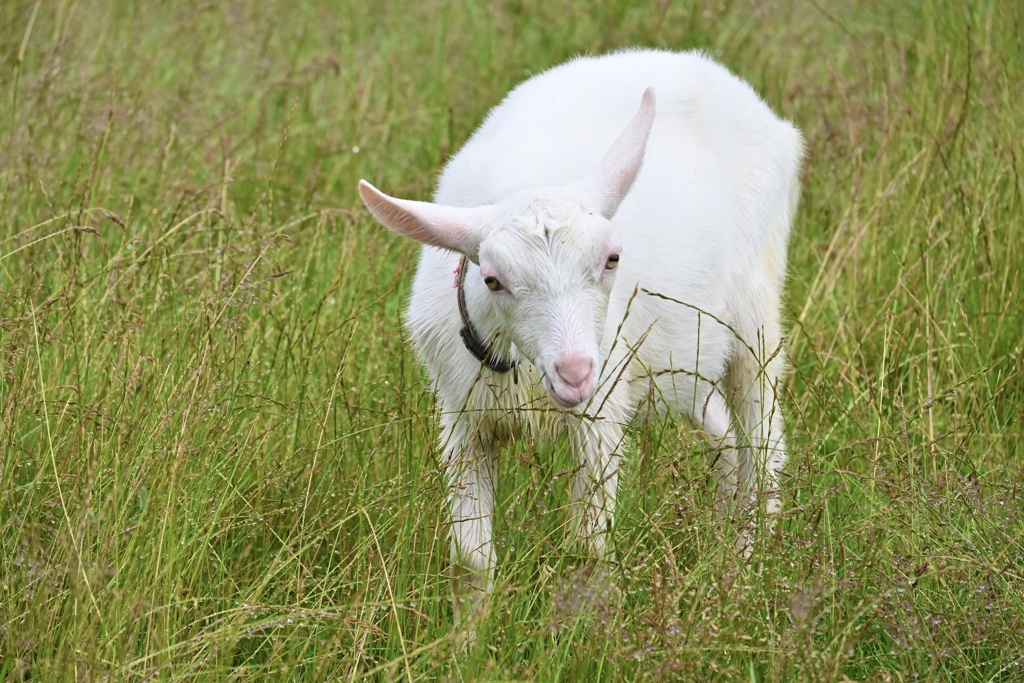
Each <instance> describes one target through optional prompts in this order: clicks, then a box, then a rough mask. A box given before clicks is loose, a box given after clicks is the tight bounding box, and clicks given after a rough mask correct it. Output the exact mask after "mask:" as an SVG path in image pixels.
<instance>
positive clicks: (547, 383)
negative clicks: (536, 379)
mask: <svg viewBox="0 0 1024 683" xmlns="http://www.w3.org/2000/svg"><path fill="white" fill-rule="evenodd" d="M544 388H545V389H546V390H547V392H548V396H549V397H550V398H551V400H552V401H554V402H555V404H556V405H558V407H560V408H575V407H576V406H578V405H580V404H582V403H584V402H586V400H587V398H589V397H580V398H578V399H571V398H566V397H564V396H562V395H561V394H559V393H558V392H557V391H556V390H555V387H554V385H553V384H552V383H551V380H549V379H548V378H546V377H545V378H544Z"/></svg>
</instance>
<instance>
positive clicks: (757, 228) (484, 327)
mask: <svg viewBox="0 0 1024 683" xmlns="http://www.w3.org/2000/svg"><path fill="white" fill-rule="evenodd" d="M655 93H657V98H658V104H657V113H655ZM637 102H640V110H639V112H637V113H636V114H635V115H633V114H634V111H635V109H634V108H635V107H636V103H637ZM631 117H632V120H631ZM620 133H621V134H620ZM802 153H803V145H802V141H801V137H800V133H799V132H798V131H797V130H796V129H795V128H794V127H793V126H792V125H790V124H789V123H787V122H785V121H782V120H780V119H779V118H777V117H776V116H775V115H774V114H773V113H772V112H771V110H770V109H769V108H768V107H767V106H766V105H765V104H764V102H762V101H761V99H760V98H759V97H758V96H757V94H756V93H755V92H754V91H753V90H752V89H751V88H750V86H749V85H747V84H746V83H744V82H743V81H741V80H740V79H738V78H737V77H736V76H734V75H732V74H731V73H729V72H728V71H727V70H726V69H725V68H723V67H722V66H720V65H718V64H716V63H715V62H713V61H711V60H710V59H709V58H707V57H706V56H704V55H703V54H700V53H695V52H688V53H671V52H662V51H650V50H635V51H627V52H619V53H616V54H611V55H607V56H603V57H584V58H579V59H576V60H574V61H571V62H569V63H567V64H564V65H562V66H559V67H556V68H554V69H551V70H550V71H547V72H545V73H543V74H541V75H539V76H536V77H534V78H531V79H530V80H528V81H526V82H525V83H523V84H521V85H520V86H518V87H517V88H516V89H515V90H513V91H512V92H511V94H509V95H508V97H507V98H506V99H505V101H504V102H502V103H501V104H500V105H499V106H498V107H496V108H495V109H494V110H492V111H491V113H490V115H489V116H488V117H487V120H486V121H485V122H484V123H483V125H482V126H481V127H480V129H479V130H478V131H477V132H476V134H475V135H473V137H472V138H471V139H470V141H469V142H468V143H467V144H466V146H465V147H463V148H462V150H461V151H460V152H459V153H458V154H456V155H455V157H454V158H453V159H452V160H451V161H450V162H449V163H448V166H447V167H446V168H445V170H444V172H443V173H442V175H441V178H440V182H439V183H438V189H437V193H436V195H435V199H436V202H437V203H436V204H431V203H427V202H417V201H409V200H402V199H395V198H393V197H390V196H388V195H386V194H383V193H382V192H380V191H379V190H377V189H376V188H374V187H373V186H372V185H370V184H369V183H367V182H366V181H362V182H360V185H359V191H360V194H361V195H362V197H363V200H364V201H365V202H366V204H367V206H368V207H369V208H370V210H371V211H372V212H373V214H374V215H375V216H376V217H377V218H378V219H379V220H380V221H381V222H382V223H383V224H384V225H386V226H387V227H389V228H391V229H392V230H394V231H395V232H397V233H399V234H402V235H405V236H407V237H411V238H412V239H415V240H418V241H419V242H422V243H423V244H424V245H426V246H424V248H423V250H422V253H421V256H420V262H419V268H418V270H417V272H416V278H415V281H414V283H413V289H412V298H411V301H410V304H409V311H408V315H407V319H406V324H407V326H408V329H409V331H410V334H411V337H412V340H413V342H414V343H415V345H416V348H417V349H418V351H419V353H420V355H421V356H422V358H423V361H424V362H425V364H426V366H427V369H428V370H429V372H430V376H431V378H432V379H433V381H434V383H435V386H436V392H437V400H438V403H439V407H440V414H441V426H442V433H441V446H442V449H443V451H444V456H443V462H444V464H445V467H446V471H447V475H448V477H449V482H450V487H451V488H450V496H451V514H452V520H451V555H452V571H453V577H452V579H453V590H454V593H455V596H456V600H455V608H456V617H457V618H461V617H462V616H464V615H466V614H467V609H468V611H469V612H472V611H473V610H475V609H476V608H477V606H478V603H479V602H480V601H481V600H482V599H483V597H484V596H485V595H486V591H487V590H489V589H490V587H491V585H492V580H493V571H494V566H495V553H494V548H493V545H492V531H491V517H492V514H493V503H494V496H493V492H494V477H495V470H496V467H495V454H496V452H497V451H498V449H499V448H500V447H501V445H502V443H504V442H507V441H508V440H511V439H516V438H527V439H533V438H536V437H539V436H542V435H544V434H545V433H547V434H550V433H551V432H552V431H553V430H559V429H561V430H568V431H569V432H570V434H571V436H572V439H573V443H574V445H575V448H576V450H577V452H578V456H579V469H578V470H577V471H576V473H575V475H574V479H573V483H572V495H573V500H574V503H575V507H576V512H577V514H576V517H577V527H576V529H577V532H578V534H579V538H580V540H581V541H582V542H583V544H584V546H585V547H587V548H589V549H590V551H592V552H593V553H594V554H595V555H597V556H598V557H602V556H604V555H605V554H606V552H605V548H606V545H607V534H608V533H609V531H610V530H611V523H612V516H613V512H614V505H615V490H616V483H617V481H618V469H619V458H620V455H619V451H620V450H621V448H622V441H623V429H624V427H625V426H626V425H627V424H628V423H629V421H630V420H631V419H632V418H633V416H634V415H635V414H636V412H637V409H638V406H639V405H640V404H641V403H642V402H644V401H651V402H653V403H654V404H656V405H657V406H658V407H659V408H661V409H668V410H674V411H677V412H679V413H681V414H683V415H686V416H688V417H689V418H691V419H692V420H693V422H694V423H695V424H696V425H697V426H699V428H701V429H702V430H703V431H704V432H706V433H707V434H709V435H710V436H711V438H712V439H713V440H714V445H715V446H716V448H717V452H718V457H717V462H716V465H715V478H716V480H717V482H718V486H719V490H720V500H722V501H737V500H739V501H741V503H742V505H743V507H748V506H750V507H752V505H753V504H755V503H756V502H757V493H758V491H763V492H765V493H766V496H765V498H766V510H767V511H768V512H774V511H776V510H777V509H778V500H777V495H776V487H777V485H778V477H779V471H780V469H781V468H782V466H783V464H784V463H785V459H786V451H785V443H784V441H783V433H782V418H781V415H780V414H779V410H778V404H777V401H776V391H777V384H778V381H779V378H780V376H781V374H782V371H783V366H784V362H785V361H784V356H783V353H782V348H781V347H782V342H783V331H782V325H781V320H780V296H781V293H782V287H783V281H784V279H785V266H786V242H787V238H788V234H789V229H790V224H791V223H792V220H793V216H794V212H795V209H796V204H797V197H798V193H799V181H798V175H799V170H800V162H801V157H802ZM620 259H621V260H620ZM453 271H455V272H457V275H456V276H455V285H456V287H455V288H454V289H453ZM460 332H461V336H462V337H463V340H460ZM509 370H514V371H513V372H508V371H509ZM541 386H543V387H544V389H545V390H546V393H547V395H548V396H549V397H550V398H551V400H552V401H553V402H554V404H555V405H554V406H552V405H551V404H550V403H547V402H546V401H544V399H543V394H542V392H540V390H539V389H540V387H541ZM730 406H731V407H730ZM748 509H749V508H748ZM741 537H742V538H741V548H742V549H745V550H747V551H749V547H750V546H749V544H750V539H751V536H750V533H749V532H744V533H741Z"/></svg>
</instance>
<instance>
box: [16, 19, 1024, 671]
mask: <svg viewBox="0 0 1024 683" xmlns="http://www.w3.org/2000/svg"><path fill="white" fill-rule="evenodd" d="M1022 37H1024V6H1021V5H1020V3H1014V2H1004V1H1001V0H979V2H974V3H970V4H968V5H963V4H962V3H958V2H953V1H952V0H922V2H919V3H886V2H882V1H881V0H876V1H868V2H858V3H820V4H819V3H815V2H791V1H787V0H777V1H772V2H765V3H748V2H745V1H742V0H735V1H722V2H710V3H695V2H681V3H672V2H660V3H649V2H625V1H623V2H618V3H605V4H601V5H592V4H589V3H582V2H573V1H570V0H564V1H559V2H550V1H549V2H537V1H534V0H507V1H505V2H498V3H490V4H485V3H474V2H465V1H460V2H453V3H441V2H422V3H387V2H378V3H365V2H348V1H343V2H325V1H322V0H311V1H310V2H306V3H301V4H298V5H296V4H295V3H285V2H268V3H255V2H228V3H210V4H200V3H198V2H178V3H119V2H108V3H78V2H70V3H69V2H41V1H39V2H37V1H34V0H7V1H6V2H4V3H2V4H0V56H2V61H0V89H2V92H0V221H2V223H0V476H2V480H0V574H2V584H0V591H2V593H0V678H2V677H6V678H7V679H9V680H34V681H63V680H140V681H141V680H259V679H275V680H309V681H320V680H353V679H363V678H371V679H388V680H390V679H401V680H418V679H428V678H449V679H477V678H482V679H494V680H508V679H516V680H521V679H530V680H556V679H566V680H587V681H590V680H599V679H605V680H618V679H639V678H651V679H666V678H667V679H682V680H721V681H732V680H741V679H742V680H750V681H760V680H764V681H829V680H833V681H841V680H844V679H851V680H871V681H912V680H929V681H931V680H939V681H941V680H950V681H1014V680H1024V658H1022V652H1024V592H1022V582H1024V497H1022V490H1021V481H1022V473H1024V451H1022V446H1021V441H1022V437H1024V430H1022V428H1021V420H1022V418H1024V379H1022V375H1021V367H1022V364H1024V352H1022V341H1021V337H1022V334H1021V333H1022V330H1024V320H1022V310H1024V303H1022V300H1021V296H1020V295H1019V294H1018V292H1019V290H1020V289H1021V286H1022V270H1024V219H1022V216H1024V181H1022V179H1021V178H1022V176H1024V148H1022V147H1021V144H1020V131H1021V130H1024V107H1021V106H1020V97H1021V94H1020V88H1021V84H1022V83H1024V48H1022V47H1021V45H1022ZM635 44H641V45H651V46H664V47H670V48H675V49H684V48H691V47H699V48H702V49H705V50H707V51H708V52H709V53H711V54H712V55H713V56H715V57H716V58H718V59H720V60H721V61H723V62H724V63H725V64H726V65H728V66H729V67H730V68H732V69H733V70H735V71H736V72H737V73H739V74H740V75H742V76H743V77H745V78H746V79H748V80H749V81H750V82H751V83H752V84H753V85H754V86H755V87H756V88H757V89H758V90H759V91H760V92H762V93H763V94H764V96H765V98H766V99H767V101H768V102H769V103H770V104H771V105H772V106H773V107H774V108H775V109H776V110H777V111H779V112H780V113H781V114H782V115H784V116H786V117H787V118H790V119H791V120H793V121H794V122H795V123H796V124H797V125H799V126H800V127H801V128H802V129H803V131H804V133H805V135H806V138H807V142H808V157H807V163H806V171H805V173H804V188H803V202H802V206H801V210H800V214H799V218H798V220H797V224H796V225H795V228H794V234H793V238H792V242H791V249H790V262H791V268H790V273H791V275H790V279H789V282H788V286H787V292H788V294H787V314H788V317H789V325H790V329H791V335H790V337H789V341H788V347H789V355H790V358H791V360H792V370H791V372H790V375H789V377H788V379H787V384H786V389H785V391H786V393H785V410H786V415H787V419H788V430H787V431H788V437H789V440H790V443H791V444H792V461H791V464H790V466H789V467H788V469H787V477H786V480H785V487H784V500H785V510H784V512H783V514H782V517H781V520H780V523H779V524H778V526H777V528H776V530H775V532H774V533H773V534H770V535H767V536H763V537H762V538H761V540H760V541H759V544H758V546H757V548H756V550H755V554H754V557H753V559H752V560H751V561H750V562H748V563H743V562H739V561H738V560H736V559H735V558H734V557H733V555H732V553H731V542H730V541H729V540H728V539H729V538H731V536H730V535H729V534H728V533H727V531H724V530H723V527H722V524H721V523H720V522H719V521H718V520H717V519H716V517H715V515H714V513H713V510H712V506H711V504H710V502H711V500H712V496H711V494H710V493H709V485H710V482H709V472H708V468H707V464H706V462H705V459H704V455H705V453H704V451H703V445H702V443H701V440H700V438H699V437H698V436H697V435H695V434H694V432H693V431H692V428H691V427H690V426H689V425H687V424H681V423H673V422H663V423H658V424H656V425H654V426H652V427H650V428H637V430H636V433H635V435H634V442H635V444H636V448H635V451H634V452H633V453H632V454H631V457H630V459H629V461H628V463H627V464H626V467H625V471H624V473H623V478H624V479H623V483H622V485H621V490H622V500H621V504H620V509H619V510H620V511H619V517H618V520H617V528H616V545H617V548H618V560H619V561H618V563H617V564H616V565H615V566H613V567H610V568H608V569H607V570H604V569H601V568H596V569H595V568H594V567H592V566H590V565H589V564H588V563H587V562H586V561H585V560H584V559H583V558H580V557H578V556H576V555H574V554H573V552H572V550H571V548H570V547H568V544H567V543H566V533H565V526H566V522H567V519H568V514H567V510H566V506H567V501H568V494H567V482H566V475H567V473H568V472H569V471H570V470H571V468H572V461H571V458H570V456H569V454H568V452H567V449H566V447H565V444H561V443H558V444H553V445H545V444H533V443H522V444H519V445H518V447H517V448H515V449H511V450H509V451H508V452H507V453H505V454H504V455H503V458H502V461H501V465H500V467H501V489H500V490H499V492H498V499H499V500H498V510H499V514H500V516H501V518H500V519H499V521H498V523H497V527H496V533H497V539H498V547H499V552H500V553H501V554H500V567H499V570H498V582H497V584H498V585H497V588H496V591H495V595H494V598H493V601H492V604H491V612H490V615H489V617H488V618H487V619H486V620H485V621H484V623H483V624H482V625H481V637H480V639H479V641H478V644H477V645H476V646H475V647H474V648H473V649H471V650H469V651H468V652H465V653H459V652H457V649H456V647H455V642H456V636H457V633H456V632H455V631H454V630H453V625H452V621H451V608H450V605H449V603H448V599H447V597H448V587H447V581H446V579H445V578H444V572H445V565H446V561H447V548H446V540H445V533H446V532H445V522H444V517H443V514H442V511H443V509H444V491H443V488H442V483H441V480H440V477H439V475H438V470H437V464H436V451H435V449H434V443H435V439H436V427H435V424H434V416H433V413H432V401H431V397H430V387H429V386H428V384H427V383H426V381H425V380H424V379H423V377H422V376H421V374H420V372H419V369H418V367H417V362H416V359H415V358H414V357H413V356H412V355H411V353H410V352H409V351H408V350H407V349H406V347H405V345H404V343H403V334H402V331H401V329H400V327H399V319H400V311H401V308H402V306H403V301H404V298H405V294H406V290H407V286H408V282H409V275H410V272H411V268H412V263H413V260H412V259H413V257H414V255H415V248H414V247H413V245H411V244H408V243H405V242H402V241H400V240H397V239H395V238H393V237H391V236H390V235H388V234H386V233H385V231H383V230H382V229H381V228H379V227H378V226H376V225H375V224H374V223H373V221H372V220H371V219H370V217H369V216H368V214H367V213H366V212H365V211H364V210H363V209H362V207H361V206H360V205H359V203H358V201H357V197H356V193H355V185H356V182H357V180H358V179H359V178H360V177H367V178H370V179H372V180H373V181H374V182H375V183H377V184H378V185H379V186H381V187H385V188H387V189H388V190H389V191H392V192H395V193H397V194H401V195H406V196H416V197H424V198H425V197H427V196H429V193H430V190H431V187H432V184H433V179H434V174H435V173H436V172H437V169H438V168H439V167H440V165H441V164H442V163H443V161H444V159H445V158H446V157H447V156H448V155H450V154H451V153H452V152H453V151H454V150H456V149H457V148H458V147H459V145H460V144H461V143H462V142H463V141H464V140H465V139H466V138H467V137H468V135H469V134H470V133H471V132H472V130H473V128H474V126H476V125H477V124H478V122H479V121H480V120H481V117H482V116H483V115H484V114H485V112H486V111H487V109H488V108H489V107H490V106H492V105H494V104H495V103H496V102H498V101H499V100H500V98H501V96H502V95H503V94H504V93H505V92H506V91H507V90H508V89H509V88H510V87H511V86H512V85H514V84H515V83H517V82H519V81H520V80H522V79H523V78H525V77H527V76H528V75H530V74H533V73H537V72H539V71H541V70H543V69H545V68H547V67H549V66H551V65H553V64H555V63H557V62H559V61H561V60H564V59H566V58H569V57H571V56H573V55H575V54H578V53H581V52H599V51H605V50H610V49H615V48H618V47H622V46H628V45H635Z"/></svg>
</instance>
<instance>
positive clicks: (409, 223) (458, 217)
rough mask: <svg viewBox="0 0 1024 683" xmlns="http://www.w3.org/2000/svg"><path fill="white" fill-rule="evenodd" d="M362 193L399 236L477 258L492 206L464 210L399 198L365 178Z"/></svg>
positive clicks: (361, 188)
mask: <svg viewBox="0 0 1024 683" xmlns="http://www.w3.org/2000/svg"><path fill="white" fill-rule="evenodd" d="M359 194H360V196H362V198H363V201H364V202H366V206H367V208H369V209H370V211H371V212H372V213H373V215H374V216H376V218H377V220H379V221H380V222H381V223H383V224H384V225H385V226H387V227H388V228H390V229H392V230H394V231H395V232H397V233H398V234H399V235H404V236H406V237H410V238H412V239H414V240H416V241H417V242H422V243H423V244H429V245H431V246H434V247H441V248H443V249H451V250H452V251H457V252H460V253H463V254H466V255H467V256H469V257H470V258H471V259H473V260H475V259H476V256H477V252H478V250H479V248H480V236H481V234H482V231H483V228H484V226H485V225H486V223H487V219H488V218H489V217H490V215H491V211H490V208H488V207H480V208H475V209H464V208H459V207H455V206H444V205H443V204H431V203H430V202H416V201H412V200H409V199H397V198H395V197H390V196H388V195H386V194H384V193H383V192H381V191H380V190H378V189H377V188H376V187H374V186H373V185H371V184H370V183H368V182H366V181H365V180H360V181H359Z"/></svg>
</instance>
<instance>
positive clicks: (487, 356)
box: [455, 256, 519, 373]
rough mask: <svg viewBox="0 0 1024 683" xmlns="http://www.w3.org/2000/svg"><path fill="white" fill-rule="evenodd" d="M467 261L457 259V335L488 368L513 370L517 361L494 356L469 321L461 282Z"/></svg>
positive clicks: (465, 259)
mask: <svg viewBox="0 0 1024 683" xmlns="http://www.w3.org/2000/svg"><path fill="white" fill-rule="evenodd" d="M468 261H469V259H467V258H466V257H465V256H463V257H462V260H460V261H459V275H458V277H457V278H456V279H455V284H456V288H457V289H458V292H459V316H460V317H461V318H462V329H461V330H459V336H460V337H462V343H463V344H465V345H466V348H467V349H469V352H470V353H471V354H473V356H474V357H475V358H476V359H477V360H478V361H480V362H481V363H483V364H484V365H486V366H487V369H488V370H493V371H494V372H502V373H504V372H508V371H509V370H514V369H516V367H517V366H518V365H519V361H514V360H504V359H502V358H496V357H495V355H494V347H493V346H490V345H488V344H484V343H483V342H482V341H480V337H479V336H477V331H476V328H475V327H473V323H471V322H470V321H469V313H468V312H467V311H466V290H465V287H463V284H464V283H465V282H466V270H467V269H468V268H467V267H468V266H469V263H468Z"/></svg>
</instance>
